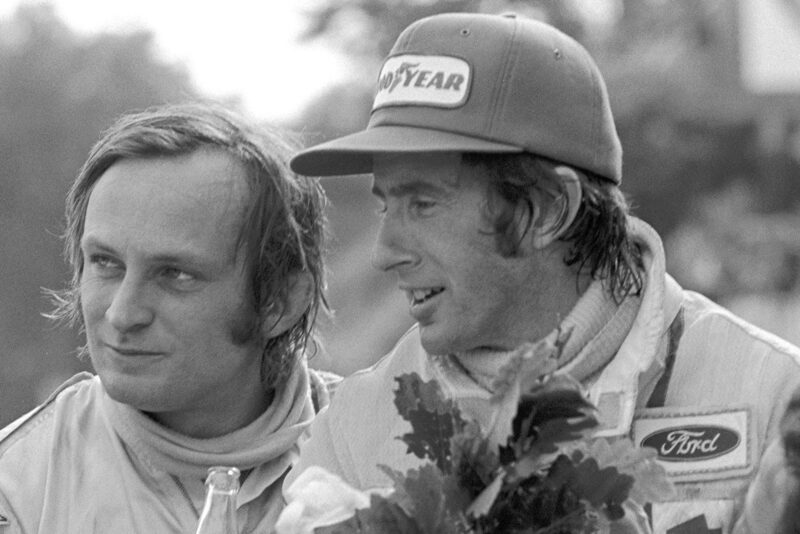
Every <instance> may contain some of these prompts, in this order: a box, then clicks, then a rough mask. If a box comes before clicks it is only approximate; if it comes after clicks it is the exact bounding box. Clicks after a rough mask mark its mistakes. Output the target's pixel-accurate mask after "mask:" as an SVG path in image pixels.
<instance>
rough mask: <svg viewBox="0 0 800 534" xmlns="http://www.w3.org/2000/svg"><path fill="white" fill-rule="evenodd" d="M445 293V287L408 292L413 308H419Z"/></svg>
mask: <svg viewBox="0 0 800 534" xmlns="http://www.w3.org/2000/svg"><path fill="white" fill-rule="evenodd" d="M442 291H444V288H443V287H431V288H426V289H412V290H410V291H408V292H407V295H408V302H409V304H410V305H411V306H419V305H420V304H423V303H425V302H427V301H428V300H430V299H432V298H433V297H435V296H436V295H438V294H439V293H441V292H442Z"/></svg>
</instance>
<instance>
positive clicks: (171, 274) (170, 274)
mask: <svg viewBox="0 0 800 534" xmlns="http://www.w3.org/2000/svg"><path fill="white" fill-rule="evenodd" d="M161 274H162V276H164V277H165V278H167V279H169V280H174V281H175V282H181V283H188V282H194V281H195V280H196V279H197V278H196V277H195V276H194V275H193V274H191V273H187V272H186V271H183V270H181V269H178V268H175V267H165V268H164V269H163V270H162V271H161Z"/></svg>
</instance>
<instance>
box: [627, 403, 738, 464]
mask: <svg viewBox="0 0 800 534" xmlns="http://www.w3.org/2000/svg"><path fill="white" fill-rule="evenodd" d="M749 430H750V412H749V411H748V410H747V409H728V410H722V409H719V410H697V411H692V410H691V409H682V410H670V409H658V410H644V411H643V412H639V413H638V414H637V415H636V417H635V419H634V421H633V439H634V441H635V442H636V444H637V445H640V446H642V447H652V448H653V449H655V450H656V452H657V453H658V457H657V459H658V461H659V462H660V463H661V465H662V466H663V467H664V469H666V471H667V473H668V474H669V475H670V476H678V477H680V476H681V475H692V474H701V473H724V472H728V471H736V470H743V469H747V468H749V467H750V465H751V462H752V445H751V443H750V439H749V436H750V432H749Z"/></svg>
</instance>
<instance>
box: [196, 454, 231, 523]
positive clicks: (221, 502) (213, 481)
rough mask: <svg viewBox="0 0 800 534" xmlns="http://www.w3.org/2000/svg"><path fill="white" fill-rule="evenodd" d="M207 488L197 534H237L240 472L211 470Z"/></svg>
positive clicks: (220, 469)
mask: <svg viewBox="0 0 800 534" xmlns="http://www.w3.org/2000/svg"><path fill="white" fill-rule="evenodd" d="M206 488H207V490H206V500H205V503H204V504H203V511H202V512H201V513H200V520H199V521H198V523H197V531H196V533H195V534H237V533H238V525H237V522H236V495H237V493H238V491H239V470H238V469H236V468H211V469H209V474H208V478H207V479H206Z"/></svg>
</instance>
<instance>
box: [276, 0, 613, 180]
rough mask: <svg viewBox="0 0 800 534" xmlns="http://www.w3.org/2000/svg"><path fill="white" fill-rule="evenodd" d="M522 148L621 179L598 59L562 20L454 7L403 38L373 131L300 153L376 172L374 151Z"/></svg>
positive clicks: (387, 68) (340, 169)
mask: <svg viewBox="0 0 800 534" xmlns="http://www.w3.org/2000/svg"><path fill="white" fill-rule="evenodd" d="M450 151H455V152H483V153H500V154H502V153H509V154H510V153H522V152H529V153H533V154H537V155H540V156H545V157H548V158H551V159H554V160H557V161H560V162H563V163H566V164H569V165H572V166H575V167H578V168H582V169H585V170H588V171H591V172H593V173H595V174H597V175H599V176H601V177H605V178H606V179H608V180H611V181H612V182H614V183H619V182H620V181H621V178H622V148H621V146H620V142H619V137H618V136H617V132H616V128H615V126H614V118H613V116H612V113H611V106H610V104H609V101H608V92H607V90H606V86H605V82H604V81H603V78H602V76H601V75H600V71H599V69H598V68H597V65H596V64H595V62H594V61H593V60H592V58H591V57H590V56H589V53H588V52H587V51H586V49H584V48H583V47H582V46H581V45H580V44H578V42H577V41H575V40H574V39H572V38H571V37H569V36H567V35H566V34H564V33H562V32H561V31H559V30H557V29H556V28H554V27H552V26H550V25H548V24H545V23H543V22H539V21H536V20H532V19H525V18H522V17H517V16H515V15H487V14H475V13H447V14H440V15H434V16H431V17H427V18H423V19H420V20H418V21H416V22H414V23H412V24H411V25H410V26H408V27H407V28H406V29H405V30H403V32H402V33H401V34H400V36H399V37H398V38H397V41H396V42H395V44H394V46H393V47H392V50H391V52H390V53H389V55H388V56H387V58H386V59H385V61H384V63H383V67H382V68H381V71H380V75H379V76H378V84H377V90H376V93H375V99H374V102H373V105H372V112H371V114H370V119H369V123H368V125H367V127H366V129H365V130H363V131H361V132H357V133H354V134H351V135H346V136H344V137H340V138H338V139H334V140H331V141H328V142H326V143H322V144H319V145H316V146H313V147H310V148H308V149H306V150H303V151H301V152H299V153H298V154H297V155H295V156H294V157H293V158H292V160H291V162H290V165H291V167H292V169H293V170H294V171H295V172H298V173H300V174H306V175H313V176H332V175H343V174H363V173H369V172H372V158H373V156H374V155H375V154H396V153H419V152H450Z"/></svg>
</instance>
